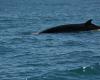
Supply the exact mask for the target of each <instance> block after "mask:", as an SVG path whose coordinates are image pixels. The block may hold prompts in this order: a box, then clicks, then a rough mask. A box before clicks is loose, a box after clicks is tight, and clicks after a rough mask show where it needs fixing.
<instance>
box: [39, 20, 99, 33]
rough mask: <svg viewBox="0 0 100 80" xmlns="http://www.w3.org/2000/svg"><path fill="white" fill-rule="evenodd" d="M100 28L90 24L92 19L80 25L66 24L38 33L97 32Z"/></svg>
mask: <svg viewBox="0 0 100 80" xmlns="http://www.w3.org/2000/svg"><path fill="white" fill-rule="evenodd" d="M98 29H100V26H97V25H95V24H93V23H92V19H90V20H88V21H86V22H85V23H80V24H66V25H59V26H56V27H52V28H49V29H46V30H43V31H41V32H40V33H69V32H80V31H90V30H98Z"/></svg>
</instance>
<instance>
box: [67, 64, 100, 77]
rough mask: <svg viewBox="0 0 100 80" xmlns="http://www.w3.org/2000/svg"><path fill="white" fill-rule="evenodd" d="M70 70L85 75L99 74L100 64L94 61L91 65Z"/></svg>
mask: <svg viewBox="0 0 100 80" xmlns="http://www.w3.org/2000/svg"><path fill="white" fill-rule="evenodd" d="M69 72H71V73H74V74H83V75H97V74H100V64H99V63H94V64H93V65H90V66H84V67H79V68H77V69H72V70H69Z"/></svg>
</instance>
